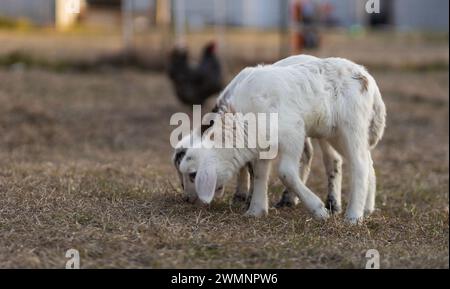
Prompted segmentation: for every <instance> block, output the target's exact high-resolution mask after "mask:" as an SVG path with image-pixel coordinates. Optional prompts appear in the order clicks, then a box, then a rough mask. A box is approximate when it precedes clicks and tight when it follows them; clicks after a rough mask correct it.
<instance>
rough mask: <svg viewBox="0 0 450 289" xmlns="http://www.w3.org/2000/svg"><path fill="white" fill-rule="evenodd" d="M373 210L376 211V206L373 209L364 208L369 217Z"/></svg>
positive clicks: (365, 214) (365, 215)
mask: <svg viewBox="0 0 450 289" xmlns="http://www.w3.org/2000/svg"><path fill="white" fill-rule="evenodd" d="M373 212H375V209H374V208H373V209H365V210H364V217H368V216H370V215H372V214H373Z"/></svg>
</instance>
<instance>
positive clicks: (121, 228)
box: [0, 44, 449, 268]
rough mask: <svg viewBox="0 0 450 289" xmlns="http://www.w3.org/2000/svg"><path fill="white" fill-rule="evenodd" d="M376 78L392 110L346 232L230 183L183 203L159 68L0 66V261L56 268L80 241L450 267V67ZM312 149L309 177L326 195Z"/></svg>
mask: <svg viewBox="0 0 450 289" xmlns="http://www.w3.org/2000/svg"><path fill="white" fill-rule="evenodd" d="M427 45H428V44H427ZM439 45H440V44H439ZM424 46H426V45H424ZM413 49H419V48H413ZM435 50H438V49H435ZM435 50H433V48H431V51H435ZM447 51H448V46H447ZM439 57H443V58H444V59H445V56H442V55H440V56H439ZM420 61H422V60H420ZM447 65H448V58H447ZM374 75H375V77H376V79H377V80H378V82H379V84H380V86H381V89H382V92H383V95H384V99H385V101H386V103H387V107H388V112H389V120H388V128H387V131H386V137H385V138H384V140H383V141H382V143H381V144H380V145H379V147H378V148H377V150H376V152H375V155H374V158H375V163H376V169H377V175H378V199H377V207H378V208H379V211H377V212H376V213H375V214H374V216H372V217H371V218H369V219H368V220H367V221H365V223H364V224H363V225H361V226H357V227H355V226H347V225H345V224H344V223H343V221H342V218H341V217H335V218H332V219H331V220H329V221H327V222H325V223H319V222H316V221H314V220H312V219H311V217H310V215H309V214H308V213H307V212H306V210H305V209H304V208H303V207H301V206H299V207H297V208H293V209H282V210H274V209H272V210H271V211H270V214H269V216H268V217H266V218H263V219H248V218H245V217H244V216H243V213H244V209H243V208H240V207H234V206H232V205H230V204H229V203H230V195H231V188H230V189H229V190H230V193H229V194H228V197H227V198H226V199H225V200H219V201H216V202H215V203H214V204H213V205H212V206H211V208H208V209H205V208H198V207H195V206H191V205H189V204H186V203H184V202H183V201H182V198H181V194H180V192H179V185H178V184H177V181H176V175H175V172H174V170H173V168H172V166H171V164H170V154H171V149H170V147H169V145H168V139H169V133H170V130H171V129H170V127H169V125H168V124H169V118H170V116H171V114H172V113H174V112H177V111H180V110H184V111H187V109H186V108H183V107H180V106H179V105H178V104H177V102H176V101H175V99H174V97H173V95H172V91H171V87H170V84H169V83H168V81H167V80H166V78H165V76H164V75H162V74H153V73H144V72H137V71H109V72H108V71H106V72H103V73H55V72H49V71H44V70H33V69H32V70H24V71H22V70H14V69H12V70H9V69H7V68H2V69H0V135H1V139H0V267H3V268H7V267H27V268H28V267H33V268H34V267H39V268H42V267H44V268H62V267H64V265H65V262H66V259H65V257H64V254H65V252H66V250H67V249H69V248H76V249H78V250H79V251H80V254H81V266H82V267H83V268H88V267H95V268H98V267H100V268H105V267H132V268H135V267H139V268H140V267H150V268H160V267H163V268H167V267H176V268H192V267H194V268H214V267H220V268H222V267H225V268H230V267H233V268H235V267H238V268H261V267H268V268H285V267H288V268H324V267H325V268H330V267H331V268H334V267H338V268H362V267H364V263H365V258H364V254H365V252H366V251H367V250H368V249H372V248H375V249H378V250H379V251H380V254H381V266H382V267H384V268H436V267H437V268H448V264H449V246H448V241H449V202H448V197H449V195H448V194H449V177H448V145H449V143H448V117H449V110H448V100H449V96H448V89H449V87H448V76H449V75H448V71H447V70H434V71H428V72H417V71H405V70H392V69H390V70H386V71H384V70H379V71H376V72H375V73H374ZM316 151H317V150H316ZM319 155H320V153H319V152H317V155H316V157H315V160H314V164H313V172H312V177H311V180H310V182H309V185H310V187H311V188H312V189H313V190H314V191H315V192H317V193H318V194H319V195H320V196H321V197H322V198H324V197H325V191H326V181H325V177H324V174H323V169H322V166H321V162H320V156H319ZM271 191H272V193H271V202H272V203H273V202H275V200H276V199H277V198H278V197H279V191H280V185H279V183H278V182H275V180H274V181H273V183H272V185H271ZM344 191H347V186H344ZM345 197H346V194H345Z"/></svg>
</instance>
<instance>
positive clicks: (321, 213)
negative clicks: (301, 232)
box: [313, 205, 330, 221]
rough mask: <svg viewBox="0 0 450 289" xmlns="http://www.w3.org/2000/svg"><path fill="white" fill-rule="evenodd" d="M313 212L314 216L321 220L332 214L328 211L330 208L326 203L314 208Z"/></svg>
mask: <svg viewBox="0 0 450 289" xmlns="http://www.w3.org/2000/svg"><path fill="white" fill-rule="evenodd" d="M313 214H314V218H315V219H317V220H319V221H322V220H326V219H328V218H329V217H330V214H329V213H328V210H327V209H326V208H325V206H324V205H321V206H320V207H319V208H317V209H316V210H314V212H313Z"/></svg>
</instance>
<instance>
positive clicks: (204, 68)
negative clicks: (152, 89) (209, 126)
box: [169, 42, 223, 105]
mask: <svg viewBox="0 0 450 289" xmlns="http://www.w3.org/2000/svg"><path fill="white" fill-rule="evenodd" d="M215 47H216V46H215V43H213V42H212V43H209V44H208V45H206V46H205V48H204V49H203V54H202V58H201V60H200V62H199V63H198V65H197V66H195V67H193V66H191V65H190V64H189V52H188V51H187V49H182V48H175V49H174V50H173V51H172V53H171V55H170V61H169V77H170V79H171V80H172V83H173V86H174V88H175V92H176V95H177V97H178V99H179V100H180V101H181V102H182V103H184V104H187V105H193V104H203V103H204V102H205V100H206V99H207V98H208V97H210V96H212V95H214V94H216V93H218V92H220V91H221V90H222V87H223V82H222V71H221V66H220V62H219V59H218V58H217V55H216V51H215Z"/></svg>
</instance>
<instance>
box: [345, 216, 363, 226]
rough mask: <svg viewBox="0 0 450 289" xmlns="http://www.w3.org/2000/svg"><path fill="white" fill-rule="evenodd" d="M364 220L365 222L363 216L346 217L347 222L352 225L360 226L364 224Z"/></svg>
mask: <svg viewBox="0 0 450 289" xmlns="http://www.w3.org/2000/svg"><path fill="white" fill-rule="evenodd" d="M363 220H364V218H363V217H362V216H360V217H358V216H352V215H347V216H346V217H345V222H346V223H348V224H350V225H360V224H361V223H362V222H363Z"/></svg>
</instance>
